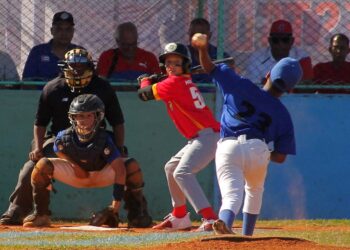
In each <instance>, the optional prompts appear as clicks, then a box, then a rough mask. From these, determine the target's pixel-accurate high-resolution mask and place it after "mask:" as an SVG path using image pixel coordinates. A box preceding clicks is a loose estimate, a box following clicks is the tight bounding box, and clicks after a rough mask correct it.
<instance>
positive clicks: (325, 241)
mask: <svg viewBox="0 0 350 250" xmlns="http://www.w3.org/2000/svg"><path fill="white" fill-rule="evenodd" d="M60 224H61V222H60ZM194 224H195V225H197V224H198V225H199V224H200V223H199V222H197V223H194ZM241 224H242V222H241V221H237V222H235V228H234V231H235V232H236V233H237V234H238V235H240V233H241V228H240V227H241ZM211 235H212V233H194V232H193V233H192V232H191V233H189V232H172V233H159V232H156V231H150V232H149V233H146V232H137V231H136V232H133V231H130V232H129V231H128V232H126V231H114V232H113V233H105V232H97V233H96V232H83V231H81V232H70V231H69V230H65V231H63V230H62V231H58V232H53V231H45V230H44V229H40V230H30V231H21V232H19V231H14V230H11V229H6V230H2V231H0V249H83V250H91V249H123V250H125V249H137V248H140V247H142V246H155V245H158V244H163V246H162V247H161V246H160V247H159V250H161V249H166V248H165V247H166V246H165V244H166V243H170V242H178V241H179V240H181V241H187V240H196V239H198V238H201V237H206V236H211ZM254 236H255V237H289V238H299V239H305V240H308V241H312V242H315V243H317V244H320V245H327V246H337V247H346V248H347V249H350V220H272V221H258V222H257V229H256V232H255V235H254Z"/></svg>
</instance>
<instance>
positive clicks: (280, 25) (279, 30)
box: [270, 19, 293, 35]
mask: <svg viewBox="0 0 350 250" xmlns="http://www.w3.org/2000/svg"><path fill="white" fill-rule="evenodd" d="M292 33H293V29H292V25H291V24H290V22H288V21H286V20H282V19H281V20H277V21H275V22H273V23H272V25H271V29H270V35H271V34H289V35H291V34H292Z"/></svg>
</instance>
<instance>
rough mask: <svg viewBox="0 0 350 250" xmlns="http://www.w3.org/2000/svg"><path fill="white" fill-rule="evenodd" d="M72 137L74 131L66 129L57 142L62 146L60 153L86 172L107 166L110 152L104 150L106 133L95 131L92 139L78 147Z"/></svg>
mask: <svg viewBox="0 0 350 250" xmlns="http://www.w3.org/2000/svg"><path fill="white" fill-rule="evenodd" d="M74 137H75V133H74V130H73V129H67V130H66V131H65V132H64V134H63V135H62V137H61V139H60V140H59V141H58V142H57V143H59V144H61V145H62V146H63V147H62V150H60V151H61V152H62V153H64V154H66V155H67V156H69V157H70V158H71V159H72V160H74V161H75V162H76V163H77V164H79V166H80V167H81V168H83V169H85V170H86V171H99V170H101V169H102V168H103V167H104V166H105V165H106V164H107V161H106V158H107V157H108V154H107V153H109V152H110V151H111V150H110V149H108V148H106V147H107V146H106V145H107V143H106V141H107V137H108V135H107V133H106V132H105V131H104V130H99V131H97V132H96V134H95V136H94V138H93V139H92V140H91V141H89V142H88V143H87V144H84V145H79V144H78V143H77V142H76V140H75V139H74Z"/></svg>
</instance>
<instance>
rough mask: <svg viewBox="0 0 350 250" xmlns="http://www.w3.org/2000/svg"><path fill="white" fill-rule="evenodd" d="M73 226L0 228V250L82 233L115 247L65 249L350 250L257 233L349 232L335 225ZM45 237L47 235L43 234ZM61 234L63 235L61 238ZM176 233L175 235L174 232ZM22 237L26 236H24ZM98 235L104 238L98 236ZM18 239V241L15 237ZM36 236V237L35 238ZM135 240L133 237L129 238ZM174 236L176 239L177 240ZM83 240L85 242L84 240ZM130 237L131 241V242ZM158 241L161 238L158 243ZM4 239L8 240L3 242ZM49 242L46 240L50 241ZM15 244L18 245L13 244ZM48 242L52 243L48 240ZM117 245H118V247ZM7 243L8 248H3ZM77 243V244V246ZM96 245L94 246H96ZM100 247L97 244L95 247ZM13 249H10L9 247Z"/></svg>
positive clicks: (31, 247)
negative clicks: (252, 228) (219, 231)
mask: <svg viewBox="0 0 350 250" xmlns="http://www.w3.org/2000/svg"><path fill="white" fill-rule="evenodd" d="M74 226H82V224H77V223H65V224H59V223H54V224H53V225H52V227H50V228H41V229H38V228H23V227H21V226H0V249H5V248H6V249H59V247H57V244H56V245H53V246H55V247H56V248H55V247H52V248H50V247H47V248H45V247H43V244H44V243H43V244H41V245H40V246H39V245H35V244H34V243H37V242H38V241H43V242H45V241H46V240H45V239H44V240H43V239H41V238H40V237H38V235H39V236H40V234H43V237H48V236H50V237H51V235H52V234H55V233H57V234H58V236H56V238H58V239H59V240H61V242H64V240H65V237H67V236H66V234H69V235H70V242H71V241H72V238H73V241H74V237H79V236H76V235H80V234H85V233H86V236H84V237H85V238H90V237H93V235H94V234H96V233H97V234H98V235H97V236H96V238H98V239H100V240H101V238H103V237H108V239H106V242H109V243H110V241H113V238H114V237H119V238H118V239H119V240H118V239H116V240H115V241H116V242H117V243H115V244H114V245H108V244H107V245H103V244H102V245H101V243H96V242H95V243H94V241H91V242H92V243H86V242H84V243H81V244H83V245H82V246H83V247H82V246H78V245H79V239H78V240H77V241H78V243H75V244H73V243H69V244H71V245H65V247H64V249H82V248H84V249H85V250H87V249H144V250H153V249H154V250H163V249H166V250H175V249H176V250H179V249H181V250H187V249H188V250H195V249H200V250H207V249H215V250H220V249H235V250H245V249H247V250H248V249H249V250H250V249H268V250H274V249H276V250H277V249H278V250H280V249H293V250H299V249H300V250H301V249H311V250H313V249H324V250H326V249H327V250H328V249H350V247H349V248H346V247H335V246H325V245H320V244H317V243H315V242H311V241H308V240H305V239H299V238H293V237H266V236H263V234H261V233H259V232H263V231H266V230H282V231H301V230H304V231H309V232H310V233H312V232H316V231H326V232H327V231H329V232H331V231H338V232H339V231H345V232H350V227H342V226H339V227H338V226H335V227H320V226H311V227H310V226H307V227H302V226H283V227H278V228H276V227H260V228H259V227H257V233H256V235H255V236H254V237H243V236H240V235H239V234H236V235H232V236H231V235H221V236H215V235H214V234H212V233H207V232H206V233H194V232H184V231H182V232H180V233H179V236H178V235H175V237H173V238H171V237H170V236H171V235H172V234H174V233H170V232H165V231H155V230H152V229H150V228H147V229H135V228H132V229H129V228H127V227H126V225H121V227H120V228H119V229H115V230H111V231H98V232H96V231H82V230H71V229H70V230H65V229H62V227H74ZM195 229H196V227H193V228H192V230H195ZM235 231H236V232H238V231H240V228H235ZM16 234H21V236H18V235H17V236H15V235H16ZM46 234H48V235H46ZM60 234H62V235H63V236H60ZM175 234H176V233H175ZM23 235H24V236H25V237H23ZM101 235H103V236H102V237H101ZM148 235H149V236H150V237H151V238H152V237H153V238H154V240H151V241H143V237H148ZM6 237H14V238H13V239H12V241H13V242H14V243H13V244H12V242H11V243H8V241H10V240H11V239H5V238H6ZM16 237H17V238H16ZM21 237H22V238H26V239H28V240H29V241H28V244H27V245H21V244H22V243H20V241H19V240H17V239H21ZM30 237H33V239H32V241H31V242H30ZM34 237H35V238H34ZM128 237H129V238H130V241H131V242H130V244H131V245H128V244H124V243H123V242H121V241H120V239H121V238H128ZM132 237H134V238H132ZM176 237H179V238H178V239H177V238H176ZM85 238H84V239H85ZM131 238H132V239H131ZM135 239H139V242H141V244H140V245H132V244H134V243H132V241H135ZM157 239H160V240H159V241H158V242H157ZM6 240H8V241H7V242H6ZM50 240H51V239H48V240H47V241H48V242H49V241H50ZM15 242H17V244H18V245H16V244H15ZM50 242H51V241H50ZM118 242H119V244H118ZM6 244H7V245H6ZM77 244H78V245H77ZM95 244H96V245H95ZM98 244H100V245H98ZM135 244H136V243H135ZM11 246H13V248H11Z"/></svg>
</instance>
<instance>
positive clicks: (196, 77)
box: [187, 44, 230, 83]
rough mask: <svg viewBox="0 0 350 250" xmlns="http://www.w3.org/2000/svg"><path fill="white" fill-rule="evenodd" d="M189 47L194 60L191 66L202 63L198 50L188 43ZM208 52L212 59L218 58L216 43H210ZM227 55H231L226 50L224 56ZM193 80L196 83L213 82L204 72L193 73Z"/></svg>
mask: <svg viewBox="0 0 350 250" xmlns="http://www.w3.org/2000/svg"><path fill="white" fill-rule="evenodd" d="M187 48H188V50H189V52H190V55H191V61H192V63H191V67H195V66H198V65H199V64H200V63H199V59H198V52H197V50H196V49H194V48H193V47H192V46H191V45H188V46H187ZM208 53H209V56H210V58H211V59H212V60H216V59H217V54H218V49H217V48H216V47H215V46H214V45H212V44H209V47H208ZM227 57H230V55H229V54H227V53H226V52H224V58H227ZM192 81H193V82H195V83H211V82H212V79H211V77H210V76H209V75H208V74H204V73H203V74H193V75H192Z"/></svg>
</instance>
